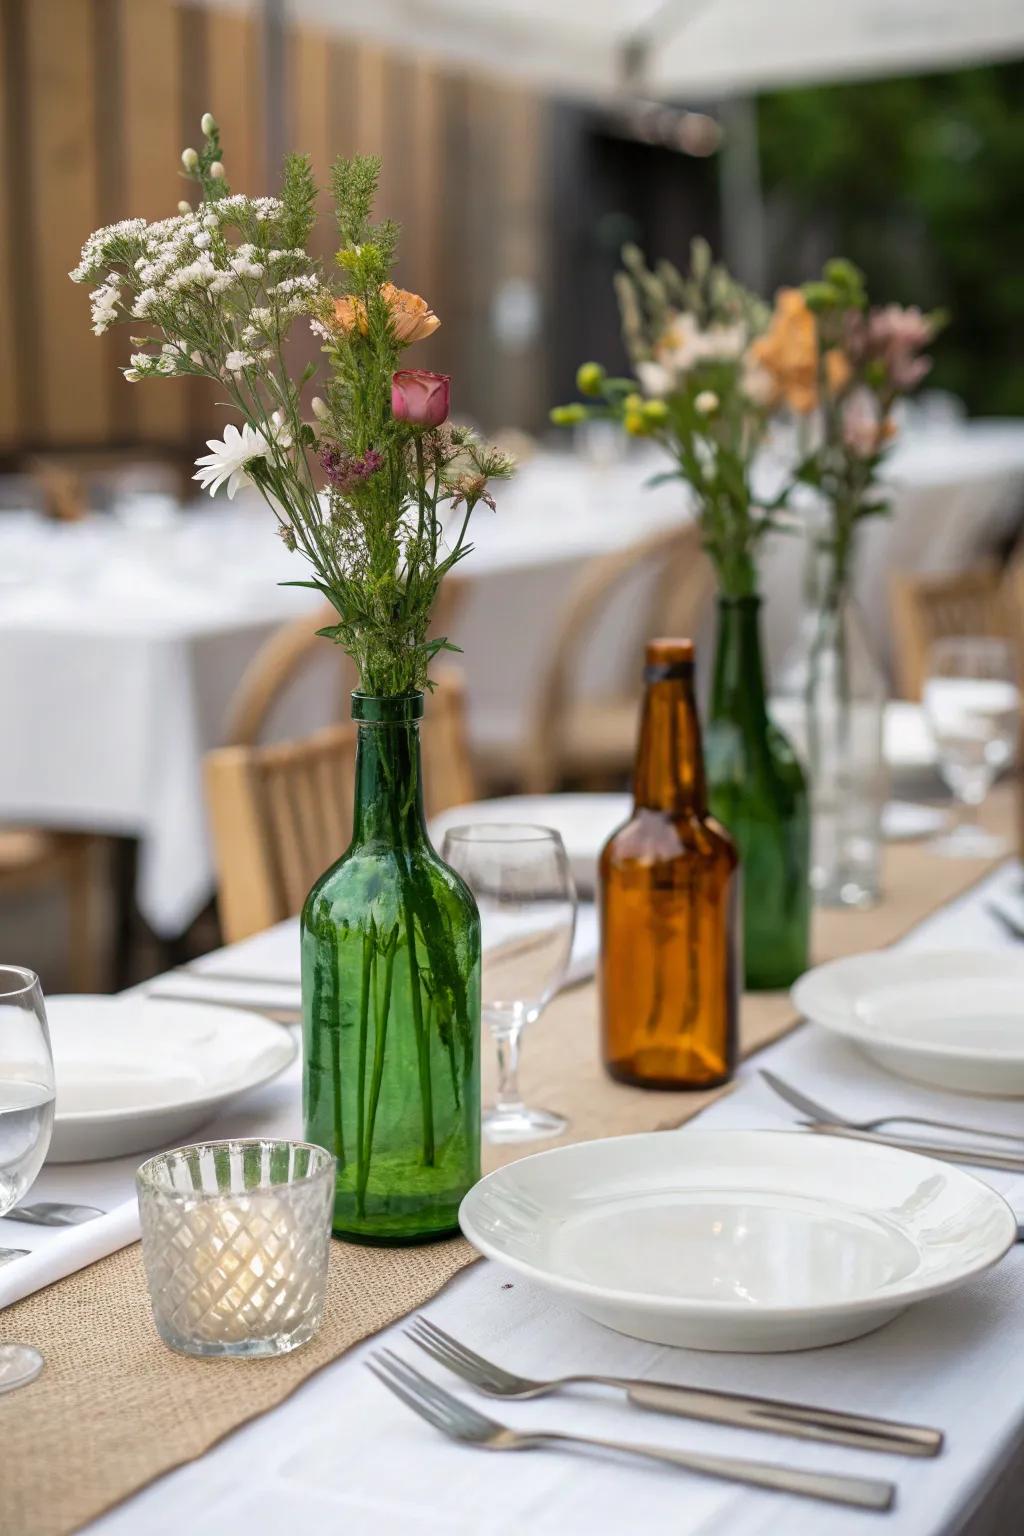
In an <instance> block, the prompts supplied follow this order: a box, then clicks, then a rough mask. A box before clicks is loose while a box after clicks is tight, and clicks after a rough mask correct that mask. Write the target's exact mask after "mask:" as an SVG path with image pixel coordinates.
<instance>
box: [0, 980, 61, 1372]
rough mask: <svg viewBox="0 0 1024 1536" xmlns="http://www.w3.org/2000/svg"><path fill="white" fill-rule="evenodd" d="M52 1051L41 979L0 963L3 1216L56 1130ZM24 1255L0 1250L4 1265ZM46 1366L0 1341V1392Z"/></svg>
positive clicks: (31, 1178) (27, 1184) (34, 1353)
mask: <svg viewBox="0 0 1024 1536" xmlns="http://www.w3.org/2000/svg"><path fill="white" fill-rule="evenodd" d="M54 1094H55V1084H54V1077H53V1053H52V1051H51V1050H50V1032H49V1030H48V1029H47V1027H46V1008H45V1006H44V1003H43V993H42V988H41V987H40V985H39V977H38V976H36V975H35V974H34V972H32V971H26V970H24V969H23V968H22V967H21V966H20V965H0V1216H6V1214H7V1212H8V1211H9V1210H11V1208H12V1207H13V1206H15V1205H17V1203H18V1201H19V1200H20V1199H21V1198H22V1196H23V1195H25V1194H27V1193H28V1191H29V1189H31V1187H32V1185H33V1183H34V1182H35V1178H36V1174H37V1173H38V1172H39V1170H40V1168H41V1167H42V1166H43V1159H44V1158H45V1156H46V1154H47V1152H48V1151H49V1147H50V1136H51V1135H52V1133H53V1101H54ZM18 1257H20V1255H19V1254H18V1253H16V1252H14V1251H12V1250H11V1249H0V1264H5V1263H7V1262H8V1261H9V1260H12V1259H17V1258H18ZM42 1368H43V1357H42V1355H41V1354H40V1353H39V1351H38V1350H37V1349H35V1348H34V1347H33V1346H32V1345H31V1344H14V1343H12V1344H3V1345H0V1393H2V1392H10V1391H13V1390H14V1388H16V1387H21V1386H25V1385H27V1383H28V1382H30V1381H32V1380H33V1379H34V1378H35V1377H36V1376H38V1374H39V1372H40V1371H41V1370H42Z"/></svg>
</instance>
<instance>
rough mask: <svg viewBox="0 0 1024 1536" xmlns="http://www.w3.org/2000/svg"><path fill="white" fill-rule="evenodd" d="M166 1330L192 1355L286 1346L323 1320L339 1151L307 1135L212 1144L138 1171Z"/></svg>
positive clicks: (155, 1300) (156, 1311)
mask: <svg viewBox="0 0 1024 1536" xmlns="http://www.w3.org/2000/svg"><path fill="white" fill-rule="evenodd" d="M136 1185H137V1188H138V1196H139V1214H140V1217H141V1221H142V1255H143V1259H144V1261H145V1265H146V1278H147V1280H148V1282H149V1296H150V1301H151V1303H152V1307H153V1320H154V1322H155V1323H156V1327H157V1332H158V1333H159V1335H160V1337H161V1338H162V1339H163V1341H164V1343H165V1344H166V1345H168V1347H169V1348H171V1349H174V1350H177V1351H178V1352H179V1354H183V1355H229V1356H248V1357H250V1358H253V1357H259V1356H265V1355H283V1354H287V1353H288V1352H289V1351H290V1350H293V1349H298V1348H299V1347H300V1346H301V1345H303V1344H306V1343H308V1341H309V1340H310V1339H311V1338H312V1337H313V1336H314V1334H315V1333H316V1332H317V1330H318V1329H319V1327H320V1323H321V1321H322V1319H323V1310H324V1297H325V1294H326V1290H327V1259H328V1252H329V1244H330V1236H331V1211H332V1206H333V1201H334V1158H333V1157H332V1156H331V1154H330V1153H329V1152H327V1151H325V1150H324V1148H323V1147H317V1146H313V1145H312V1144H311V1143H309V1142H297V1141H263V1140H253V1141H211V1142H205V1143H200V1144H199V1145H197V1146H193V1147H178V1148H176V1149H175V1150H174V1151H172V1152H161V1153H160V1154H159V1155H158V1156H156V1157H151V1158H150V1159H149V1161H148V1162H146V1163H143V1165H142V1167H141V1168H140V1169H139V1171H138V1173H137V1175H136Z"/></svg>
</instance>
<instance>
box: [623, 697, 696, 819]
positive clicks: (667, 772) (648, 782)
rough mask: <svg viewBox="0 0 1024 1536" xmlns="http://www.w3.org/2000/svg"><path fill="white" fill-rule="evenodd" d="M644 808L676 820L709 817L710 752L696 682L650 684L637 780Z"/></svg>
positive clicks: (636, 788)
mask: <svg viewBox="0 0 1024 1536" xmlns="http://www.w3.org/2000/svg"><path fill="white" fill-rule="evenodd" d="M633 797H634V800H635V801H636V804H637V807H638V808H641V807H642V808H643V809H645V810H654V811H665V812H667V813H669V814H670V815H683V814H685V813H687V812H690V813H693V814H695V815H697V816H704V815H706V813H707V788H706V786H705V782H704V752H703V748H702V746H701V739H700V720H699V719H698V716H697V705H696V701H695V699H694V695H693V679H692V677H686V678H670V679H665V680H660V681H658V682H652V683H648V685H647V692H646V694H645V695H644V707H643V716H642V719H641V724H640V749H639V752H638V753H637V760H636V768H635V770H634V775H633Z"/></svg>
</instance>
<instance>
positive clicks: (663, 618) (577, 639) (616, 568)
mask: <svg viewBox="0 0 1024 1536" xmlns="http://www.w3.org/2000/svg"><path fill="white" fill-rule="evenodd" d="M644 571H648V572H649V573H650V576H651V578H652V580H653V586H652V589H651V596H650V601H649V606H648V610H647V613H646V614H645V615H644V624H643V628H644V630H645V632H646V633H645V636H644V638H646V639H653V638H654V637H655V636H656V635H659V634H672V635H693V634H694V633H695V632H696V630H697V628H698V626H699V624H700V620H701V617H702V614H703V611H704V608H705V605H706V603H707V602H708V600H709V599H710V597H711V594H712V592H713V591H714V576H713V573H712V570H711V564H710V561H709V560H708V558H707V555H706V554H705V553H704V550H703V548H702V547H701V538H700V530H699V528H698V527H697V524H696V523H695V522H692V521H691V522H686V523H682V524H680V525H678V526H676V527H673V528H670V529H667V530H663V531H661V532H659V533H656V534H653V535H648V536H647V537H645V538H642V539H639V540H637V542H636V543H634V544H630V545H629V546H627V548H625V549H620V550H614V551H613V552H612V553H610V554H607V555H598V556H596V557H595V558H593V559H592V560H589V561H588V562H587V564H586V565H585V566H584V568H583V570H582V571H581V572H580V574H579V576H578V577H577V580H576V582H575V584H574V585H573V587H572V588H571V590H570V592H569V596H568V598H567V600H566V604H565V607H564V608H563V610H562V614H561V617H560V620H559V623H558V626H557V629H556V631H555V636H554V640H553V643H552V646H551V654H550V658H549V661H548V667H547V671H546V673H545V675H544V677H543V678H542V679H541V682H540V686H539V687H538V689H537V694H536V699H535V702H534V707H533V712H532V721H531V728H530V739H529V745H528V749H527V763H526V772H525V777H526V781H527V783H528V784H529V785H530V786H531V787H533V788H536V789H540V788H542V787H550V786H552V785H554V784H556V783H557V782H558V778H559V765H560V755H561V754H560V739H559V738H560V729H561V726H562V724H563V723H564V722H566V721H567V720H568V718H569V716H568V711H569V708H570V707H571V703H572V697H573V686H574V681H575V679H576V677H578V674H579V662H580V658H581V656H582V655H583V653H584V652H585V650H586V648H587V645H588V643H589V642H590V640H591V639H592V637H593V635H594V632H595V630H596V627H597V625H598V624H599V623H600V622H601V620H602V618H603V616H604V614H605V611H606V609H607V607H608V605H609V603H611V602H612V601H613V599H614V598H615V596H616V594H617V592H618V590H619V589H620V588H622V587H624V586H625V585H626V584H627V583H629V582H631V581H633V580H634V579H635V578H636V577H637V576H638V575H639V574H640V573H642V572H644ZM636 675H637V677H639V668H637V674H636Z"/></svg>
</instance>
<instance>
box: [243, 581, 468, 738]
mask: <svg viewBox="0 0 1024 1536" xmlns="http://www.w3.org/2000/svg"><path fill="white" fill-rule="evenodd" d="M462 596H463V589H462V585H461V583H460V582H459V581H458V580H453V579H452V578H451V577H450V576H449V577H448V579H447V580H446V581H445V582H444V584H443V585H442V587H441V590H440V593H439V594H438V599H437V604H436V606H435V609H434V615H433V620H432V623H431V631H432V633H434V634H444V633H446V632H447V631H448V629H450V627H451V624H452V620H453V618H454V616H455V614H456V612H457V611H458V607H459V604H460V602H461V600H462ZM337 618H338V616H337V614H336V613H335V611H334V609H333V608H332V607H331V605H330V603H324V604H323V605H322V606H321V607H318V608H317V609H316V610H315V611H313V612H311V613H304V614H300V615H299V617H298V618H296V619H292V620H291V622H290V623H288V624H283V625H282V626H281V627H280V628H279V629H276V630H275V631H274V633H273V634H272V635H271V636H270V637H269V639H267V640H266V641H264V643H263V645H262V646H261V647H260V649H259V650H258V651H257V652H256V655H255V656H254V657H253V659H252V661H251V662H250V663H249V665H248V666H247V667H246V669H245V671H244V672H243V674H242V679H241V682H240V683H239V684H238V687H237V688H236V690H235V693H234V696H233V698H232V699H231V700H230V702H229V704H228V710H227V717H226V720H225V726H224V744H225V746H231V747H251V746H255V745H256V743H257V742H258V741H259V740H260V739H261V737H262V735H263V732H264V729H265V727H266V725H267V722H268V720H269V719H270V716H271V714H272V712H273V710H274V709H275V708H276V706H277V705H278V704H279V703H280V702H281V700H282V698H283V696H284V695H285V694H286V693H287V691H288V689H289V688H290V687H291V686H292V685H293V684H294V683H296V682H297V681H298V680H299V678H300V677H301V675H302V674H303V673H304V672H305V671H306V670H307V669H309V668H310V667H312V666H313V665H315V664H317V663H322V662H323V661H324V660H325V659H327V660H328V661H333V662H335V663H336V664H337V679H336V684H335V682H334V681H333V680H332V683H331V685H330V686H331V687H332V690H334V692H335V696H334V697H333V698H332V699H331V701H330V709H331V714H332V715H334V716H335V717H336V718H337V719H338V720H339V721H341V720H345V719H347V718H348V701H349V695H350V694H351V693H352V690H353V689H354V688H355V686H356V684H357V681H358V679H357V676H356V670H355V666H354V665H353V663H352V661H351V660H350V659H349V657H348V656H346V654H345V652H344V651H343V650H342V649H341V647H340V646H333V647H331V646H330V642H329V641H327V640H325V639H323V637H322V636H320V635H318V634H317V630H319V629H324V628H326V627H327V625H328V624H334V623H337Z"/></svg>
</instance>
